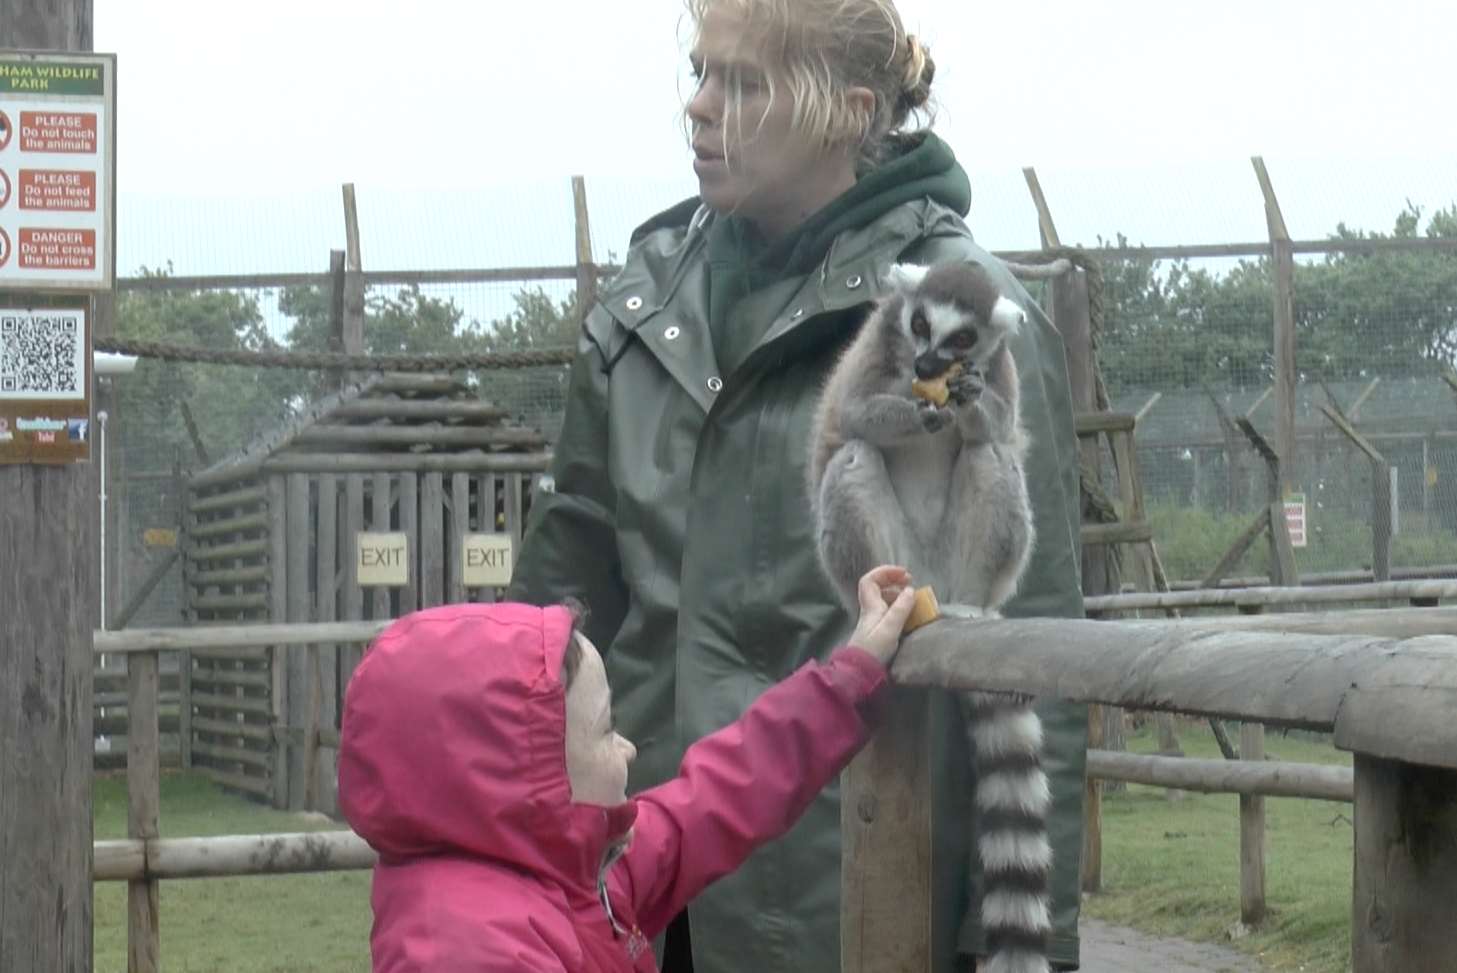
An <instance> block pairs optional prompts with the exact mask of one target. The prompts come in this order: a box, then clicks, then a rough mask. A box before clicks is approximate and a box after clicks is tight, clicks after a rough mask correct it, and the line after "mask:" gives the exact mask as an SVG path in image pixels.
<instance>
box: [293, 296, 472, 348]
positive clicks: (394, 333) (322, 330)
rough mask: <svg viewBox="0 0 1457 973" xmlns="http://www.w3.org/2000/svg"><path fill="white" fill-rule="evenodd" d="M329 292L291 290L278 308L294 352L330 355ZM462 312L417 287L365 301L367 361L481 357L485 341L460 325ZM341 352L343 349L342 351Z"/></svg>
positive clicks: (468, 326) (469, 327) (469, 324)
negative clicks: (394, 357) (472, 354)
mask: <svg viewBox="0 0 1457 973" xmlns="http://www.w3.org/2000/svg"><path fill="white" fill-rule="evenodd" d="M329 300H330V294H329V291H328V290H325V289H323V288H319V287H289V288H286V289H284V291H283V293H282V294H280V295H279V299H278V306H279V309H280V310H281V311H283V313H284V314H286V315H288V316H289V317H291V318H293V319H294V325H293V327H292V328H291V329H290V330H289V332H288V343H289V346H290V347H292V348H297V349H300V350H306V351H328V350H329V333H330V327H329ZM461 318H462V311H461V309H460V308H459V307H457V306H456V304H455V301H454V300H453V299H446V300H441V299H440V298H437V297H431V296H429V295H427V294H422V293H421V292H420V287H419V285H417V284H411V285H408V286H405V287H401V288H400V289H399V290H398V291H396V292H395V293H394V294H393V295H390V294H384V293H370V294H368V295H366V297H365V301H364V350H365V353H366V354H370V355H423V354H447V353H452V352H471V351H480V350H482V349H483V348H484V347H485V343H484V335H483V334H482V332H481V329H480V326H479V325H478V324H477V323H476V322H474V321H470V322H465V323H462V321H461ZM341 350H342V349H341Z"/></svg>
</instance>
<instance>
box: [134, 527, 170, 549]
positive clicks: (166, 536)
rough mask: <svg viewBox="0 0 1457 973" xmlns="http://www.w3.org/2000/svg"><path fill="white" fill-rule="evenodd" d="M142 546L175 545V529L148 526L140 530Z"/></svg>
mask: <svg viewBox="0 0 1457 973" xmlns="http://www.w3.org/2000/svg"><path fill="white" fill-rule="evenodd" d="M142 545H143V546H144V547H176V546H177V531H176V530H174V529H172V528H171V527H148V528H147V529H146V530H144V531H142Z"/></svg>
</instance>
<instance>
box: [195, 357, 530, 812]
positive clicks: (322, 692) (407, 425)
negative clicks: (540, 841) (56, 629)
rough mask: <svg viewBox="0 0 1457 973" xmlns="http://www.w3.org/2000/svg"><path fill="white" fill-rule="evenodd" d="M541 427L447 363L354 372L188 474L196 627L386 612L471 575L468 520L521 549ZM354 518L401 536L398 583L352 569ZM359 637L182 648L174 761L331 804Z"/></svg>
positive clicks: (235, 784) (257, 788)
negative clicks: (465, 563) (365, 374)
mask: <svg viewBox="0 0 1457 973" xmlns="http://www.w3.org/2000/svg"><path fill="white" fill-rule="evenodd" d="M545 445H546V444H545V441H544V440H543V437H542V435H541V434H540V433H539V432H537V431H535V430H533V429H529V428H525V427H522V426H520V425H517V424H515V423H513V422H512V421H510V418H509V416H507V414H506V413H505V412H504V411H503V410H502V409H500V408H497V407H496V406H494V405H492V404H491V403H490V402H488V401H486V400H484V399H483V398H482V395H481V390H480V389H478V388H474V387H472V386H471V385H469V384H467V383H466V382H465V381H463V380H461V379H458V378H455V377H452V376H450V375H439V374H410V375H382V376H377V377H373V378H370V379H366V380H364V381H363V382H360V383H358V384H353V385H349V386H346V387H345V388H344V389H343V390H342V391H340V392H338V393H336V394H333V395H330V396H328V397H326V398H324V399H323V400H321V401H320V402H319V403H317V404H316V405H315V406H313V407H312V408H310V409H309V410H308V411H307V412H306V413H305V414H304V415H303V416H301V417H300V418H299V419H298V420H296V421H295V422H293V423H291V424H290V425H288V426H286V427H284V428H282V429H280V430H278V431H277V432H275V433H274V434H272V435H270V436H268V437H267V438H266V439H264V440H262V441H260V442H258V443H256V444H254V445H253V446H252V447H250V448H249V449H247V450H245V451H244V452H242V453H241V454H239V455H237V456H234V457H231V458H229V459H226V460H223V461H221V462H219V463H217V464H215V465H214V466H212V467H210V468H208V469H206V470H203V471H202V472H200V473H198V474H196V475H194V476H193V477H192V478H191V479H190V481H189V482H188V485H187V493H186V512H185V521H184V526H183V533H182V555H183V576H184V584H185V588H186V612H187V620H188V622H189V623H191V624H194V625H199V626H206V625H217V624H235V625H236V624H240V623H260V622H327V621H333V620H335V619H340V620H363V619H384V618H394V617H397V616H399V615H402V614H405V613H407V612H410V611H413V610H415V609H417V608H424V607H428V606H431V605H438V604H443V603H447V602H458V601H466V600H492V599H494V598H495V596H496V589H495V588H467V587H466V586H465V585H464V583H463V574H462V570H461V561H462V537H463V535H465V534H466V533H481V534H498V533H499V534H506V535H509V536H510V537H511V538H512V550H513V552H514V551H515V550H517V549H519V542H520V538H521V531H522V526H523V524H524V517H525V511H526V506H527V503H528V498H529V497H530V493H531V486H532V483H533V480H534V478H535V477H536V476H538V475H539V474H540V471H541V470H543V469H545V467H546V463H547V454H546V453H545V452H544V449H545ZM361 532H371V533H373V532H379V533H393V534H402V535H404V541H405V551H404V562H405V572H404V575H405V576H404V581H403V583H402V584H392V585H388V586H386V585H366V584H362V583H361V582H360V579H359V577H358V575H357V570H356V569H357V564H358V560H359V558H358V549H357V544H358V543H359V542H358V540H357V538H358V535H359V534H360V533H361ZM360 654H361V649H360V648H359V647H358V646H348V645H346V646H340V645H337V644H321V645H314V646H310V647H309V649H308V650H307V651H306V652H296V653H293V654H289V653H287V652H284V651H280V650H278V649H276V648H274V647H271V646H263V645H255V646H245V647H237V648H229V649H207V648H198V649H196V650H194V651H190V652H184V653H182V654H181V657H180V662H179V664H178V672H177V675H176V677H175V678H176V682H177V687H178V698H179V704H178V708H177V724H178V736H179V740H180V760H181V762H182V764H183V766H187V767H196V768H199V769H201V770H204V771H205V772H206V773H207V774H208V775H209V776H210V777H212V778H213V779H214V780H216V781H218V782H219V783H222V784H224V785H226V786H228V787H231V788H233V789H236V790H240V791H243V792H245V793H248V794H250V795H253V796H256V797H258V798H261V799H264V800H268V801H271V802H272V803H273V804H274V805H275V806H277V807H287V808H294V809H299V808H309V809H314V810H323V811H331V810H333V809H334V789H335V783H334V761H333V747H334V746H335V745H336V744H337V739H338V734H337V727H338V713H339V709H340V707H339V702H340V698H341V696H342V691H343V687H344V686H345V685H347V681H348V678H349V675H350V673H352V672H353V669H354V665H355V664H356V663H357V661H358V659H359V656H360Z"/></svg>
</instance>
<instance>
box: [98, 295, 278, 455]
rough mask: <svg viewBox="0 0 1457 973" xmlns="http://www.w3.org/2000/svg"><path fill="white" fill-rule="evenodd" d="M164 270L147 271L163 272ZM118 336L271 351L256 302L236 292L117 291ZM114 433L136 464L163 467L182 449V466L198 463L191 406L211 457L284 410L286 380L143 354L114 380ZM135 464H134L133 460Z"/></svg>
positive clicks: (260, 428) (223, 452)
mask: <svg viewBox="0 0 1457 973" xmlns="http://www.w3.org/2000/svg"><path fill="white" fill-rule="evenodd" d="M170 272H171V268H170V267H169V268H167V269H165V270H161V269H159V270H148V269H147V268H143V269H142V271H141V275H142V276H143V277H164V276H167V275H168V274H170ZM116 329H117V334H118V335H119V336H120V337H123V338H136V339H143V340H151V341H167V342H171V343H175V344H182V345H197V346H202V347H205V348H211V349H228V350H237V349H241V350H248V351H271V350H277V347H278V346H277V344H276V343H275V342H274V341H273V340H272V339H271V338H269V336H268V332H267V330H266V329H265V328H264V325H263V317H262V315H261V314H260V312H259V308H258V299H257V298H256V297H255V296H253V295H248V294H240V293H237V292H235V291H123V292H122V293H121V294H119V295H118V297H117V302H116ZM117 389H118V399H119V408H118V411H119V413H120V416H119V423H120V425H119V430H120V433H121V435H122V436H123V437H124V438H123V440H122V441H123V443H124V444H125V448H126V449H127V450H128V452H129V453H132V454H133V455H135V456H137V457H138V462H140V463H142V464H145V465H146V466H149V467H151V468H157V467H165V466H166V465H168V464H170V462H171V461H172V458H173V457H174V456H176V455H178V450H180V451H181V456H182V457H183V465H184V466H187V467H191V468H196V467H198V466H200V465H201V463H200V460H199V458H198V457H197V455H196V453H195V452H194V449H193V446H192V441H191V439H190V437H189V436H188V433H187V428H186V425H185V424H184V422H183V419H182V414H181V410H182V405H183V404H184V403H185V404H186V405H187V406H188V408H189V409H190V410H191V412H192V415H193V418H194V420H195V421H196V423H197V426H198V429H199V431H200V433H201V435H202V439H203V443H204V447H205V449H206V450H207V452H208V454H209V456H210V458H211V459H213V460H217V459H218V458H220V457H221V456H223V455H226V454H227V453H229V452H231V451H232V450H234V449H237V448H239V447H240V446H242V445H244V444H245V443H247V442H248V441H249V440H250V439H252V438H253V437H254V436H255V435H257V434H258V433H259V432H261V431H263V430H265V429H268V428H271V427H272V426H274V425H276V424H277V423H278V422H281V421H282V420H283V419H285V418H286V417H287V416H288V415H289V413H290V405H289V401H288V392H289V381H288V378H287V376H286V375H285V374H284V373H283V372H280V371H278V370H268V369H249V368H236V367H231V366H218V365H196V364H185V363H175V362H166V361H158V360H154V359H143V360H142V361H140V362H138V364H137V368H136V371H135V372H134V373H132V374H131V375H128V376H126V377H125V378H123V379H120V380H118V381H117ZM134 465H136V464H134Z"/></svg>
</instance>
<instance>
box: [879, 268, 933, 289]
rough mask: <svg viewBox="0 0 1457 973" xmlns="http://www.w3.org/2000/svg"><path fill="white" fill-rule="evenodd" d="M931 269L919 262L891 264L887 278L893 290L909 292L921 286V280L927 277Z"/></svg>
mask: <svg viewBox="0 0 1457 973" xmlns="http://www.w3.org/2000/svg"><path fill="white" fill-rule="evenodd" d="M930 269H931V268H929V267H922V266H920V265H919V264H891V265H890V270H889V271H887V272H886V275H885V279H886V281H887V282H888V283H889V284H890V286H891V288H892V289H893V290H897V291H900V292H901V293H903V294H909V293H910V292H911V291H913V290H915V289H916V288H917V287H920V286H921V281H923V280H925V279H926V272H927V271H928V270H930Z"/></svg>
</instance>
